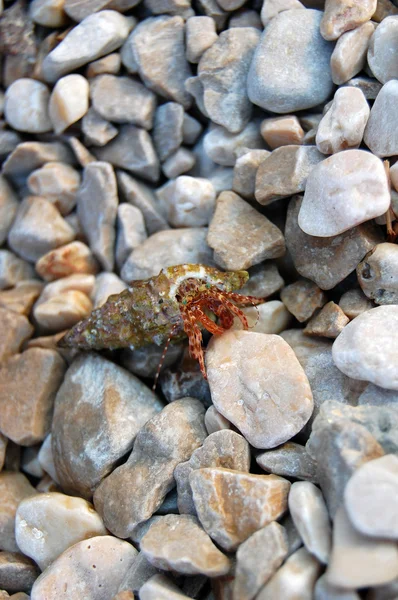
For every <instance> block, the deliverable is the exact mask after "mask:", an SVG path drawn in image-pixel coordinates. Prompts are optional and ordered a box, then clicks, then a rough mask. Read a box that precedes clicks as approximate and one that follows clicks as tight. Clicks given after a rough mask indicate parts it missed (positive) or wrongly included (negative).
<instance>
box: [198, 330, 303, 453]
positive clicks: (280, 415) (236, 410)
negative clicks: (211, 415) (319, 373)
mask: <svg viewBox="0 0 398 600" xmlns="http://www.w3.org/2000/svg"><path fill="white" fill-rule="evenodd" d="M264 361H265V363H267V364H268V363H269V364H272V368H269V369H267V370H264V369H262V366H261V365H262V364H265V363H264ZM270 361H271V362H270ZM207 374H208V380H209V385H210V389H211V394H212V400H213V403H214V405H215V407H216V409H217V410H218V411H219V412H221V414H222V415H224V416H225V417H226V418H227V419H228V420H229V421H231V422H232V423H233V424H234V425H235V426H236V427H237V428H238V429H239V430H240V431H241V432H242V434H243V435H244V436H245V437H246V439H247V440H248V442H249V443H250V444H252V445H253V446H254V447H255V448H273V447H275V446H277V445H278V444H281V443H283V442H285V441H287V440H289V439H290V438H291V437H293V436H294V435H295V434H296V433H298V432H299V431H300V430H301V429H302V428H303V426H304V425H305V423H306V422H307V421H308V419H309V418H310V416H311V413H312V410H313V400H312V394H311V390H310V387H309V384H308V380H307V378H306V376H305V374H304V371H303V370H302V368H301V366H300V365H299V363H298V361H297V359H296V357H295V355H294V353H293V351H292V350H291V348H289V346H288V345H287V344H286V343H285V342H284V340H282V339H281V338H280V337H279V336H275V335H267V334H264V333H254V332H249V331H231V332H227V333H225V334H224V335H223V336H220V337H213V338H212V339H211V341H210V344H209V346H208V349H207ZM293 390H294V392H293ZM274 398H277V399H278V403H277V405H276V404H275V400H274ZM254 409H255V410H254Z"/></svg>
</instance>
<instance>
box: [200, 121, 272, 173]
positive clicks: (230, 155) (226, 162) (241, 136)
mask: <svg viewBox="0 0 398 600" xmlns="http://www.w3.org/2000/svg"><path fill="white" fill-rule="evenodd" d="M259 125H260V124H259V122H257V121H251V122H250V123H249V124H248V125H246V127H245V128H244V129H243V130H242V131H241V132H240V133H231V132H229V131H228V130H227V129H225V128H224V127H221V125H211V126H210V127H209V129H208V130H207V132H206V133H205V135H204V138H203V147H204V151H205V153H206V155H207V157H208V158H211V160H213V161H214V162H215V163H216V164H218V165H221V166H223V167H233V166H234V165H235V162H236V159H237V158H238V156H239V152H240V151H241V150H242V148H245V152H247V151H248V150H252V149H263V148H264V140H263V138H262V137H261V135H260V127H259Z"/></svg>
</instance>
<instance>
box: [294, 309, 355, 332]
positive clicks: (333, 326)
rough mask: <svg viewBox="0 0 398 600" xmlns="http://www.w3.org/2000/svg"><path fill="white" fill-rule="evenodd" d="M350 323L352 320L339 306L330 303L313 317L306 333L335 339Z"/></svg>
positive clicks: (305, 330)
mask: <svg viewBox="0 0 398 600" xmlns="http://www.w3.org/2000/svg"><path fill="white" fill-rule="evenodd" d="M349 321H350V319H349V318H348V317H347V315H346V314H345V313H344V311H343V310H342V309H341V308H340V306H339V305H338V304H335V303H334V302H328V303H327V304H325V306H324V307H323V308H322V310H321V311H320V312H319V313H318V314H317V315H315V316H314V317H312V319H311V320H310V321H309V323H308V324H307V326H306V328H305V329H304V333H306V334H307V335H315V336H320V337H327V338H332V339H335V338H336V337H337V336H338V335H339V334H340V333H341V332H342V331H343V329H344V327H345V326H346V325H347V323H349Z"/></svg>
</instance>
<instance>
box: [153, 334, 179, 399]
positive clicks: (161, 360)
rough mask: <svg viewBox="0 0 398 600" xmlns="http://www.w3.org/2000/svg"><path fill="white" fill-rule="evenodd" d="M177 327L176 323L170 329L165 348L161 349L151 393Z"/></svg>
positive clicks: (154, 388)
mask: <svg viewBox="0 0 398 600" xmlns="http://www.w3.org/2000/svg"><path fill="white" fill-rule="evenodd" d="M179 325H180V324H179V323H176V324H175V325H173V327H172V329H171V331H170V333H169V337H168V338H167V340H166V344H165V346H164V348H163V352H162V356H161V357H160V361H159V364H158V368H157V371H156V375H155V379H154V381H153V386H152V391H153V392H154V391H155V390H156V386H157V383H158V379H159V375H160V371H161V369H162V366H163V363H164V359H165V358H166V354H167V350H168V349H169V346H170V342H171V339H172V337H173V335H174V334H175V332H176V330H177V329H178V327H179Z"/></svg>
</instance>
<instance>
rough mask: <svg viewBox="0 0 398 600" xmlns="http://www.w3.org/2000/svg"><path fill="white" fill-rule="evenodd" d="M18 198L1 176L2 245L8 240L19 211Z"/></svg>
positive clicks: (0, 214) (0, 236) (0, 222)
mask: <svg viewBox="0 0 398 600" xmlns="http://www.w3.org/2000/svg"><path fill="white" fill-rule="evenodd" d="M18 206H19V202H18V197H17V195H16V194H15V192H14V190H13V189H12V187H11V186H10V185H9V184H8V182H7V180H6V179H5V177H3V176H1V175H0V245H3V244H4V242H5V240H6V239H7V235H8V232H9V230H10V228H11V225H12V223H13V221H14V219H15V215H16V214H17V211H18Z"/></svg>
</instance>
